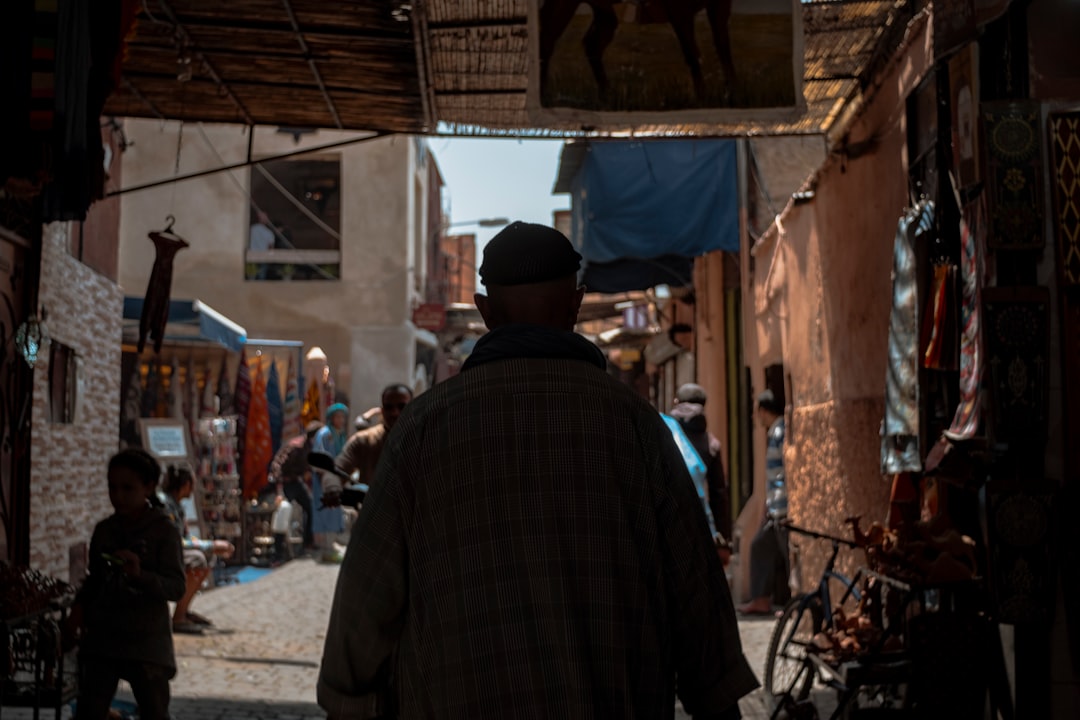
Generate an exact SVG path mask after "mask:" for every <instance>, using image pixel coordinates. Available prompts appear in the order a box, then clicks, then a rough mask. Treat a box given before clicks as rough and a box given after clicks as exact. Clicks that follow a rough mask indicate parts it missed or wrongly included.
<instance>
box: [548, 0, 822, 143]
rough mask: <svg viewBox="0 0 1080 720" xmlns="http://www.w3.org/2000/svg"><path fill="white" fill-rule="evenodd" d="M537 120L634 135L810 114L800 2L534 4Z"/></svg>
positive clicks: (559, 0)
mask: <svg viewBox="0 0 1080 720" xmlns="http://www.w3.org/2000/svg"><path fill="white" fill-rule="evenodd" d="M529 43H530V45H529V51H530V67H529V85H528V109H529V117H530V120H531V121H532V122H533V123H534V124H536V125H537V126H538V127H543V126H549V125H556V124H567V123H572V124H585V125H592V126H599V127H602V126H608V127H610V126H613V125H616V126H623V127H625V126H627V125H634V124H642V123H665V124H671V123H693V122H703V123H719V122H731V121H739V120H743V121H756V120H766V119H768V120H776V119H782V118H788V117H794V116H796V115H798V114H799V113H800V112H802V111H803V110H804V109H805V101H804V100H803V95H802V78H803V28H802V4H801V3H800V2H799V0H706V1H705V2H704V3H702V2H689V1H682V2H642V3H629V2H627V3H611V2H583V1H581V0H530V2H529Z"/></svg>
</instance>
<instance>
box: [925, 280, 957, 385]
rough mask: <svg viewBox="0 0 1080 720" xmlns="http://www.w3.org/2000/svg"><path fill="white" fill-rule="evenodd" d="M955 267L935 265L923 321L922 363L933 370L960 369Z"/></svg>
mask: <svg viewBox="0 0 1080 720" xmlns="http://www.w3.org/2000/svg"><path fill="white" fill-rule="evenodd" d="M955 285H956V269H955V268H954V267H952V266H951V265H945V264H940V265H935V266H934V280H933V283H932V285H931V288H930V297H929V298H928V299H927V302H926V312H925V313H924V314H923V323H922V328H921V330H922V342H921V344H920V347H922V353H921V356H922V366H923V367H924V368H928V369H931V370H956V369H957V362H958V360H957V347H956V344H957V339H958V336H959V330H958V329H957V324H956V292H955Z"/></svg>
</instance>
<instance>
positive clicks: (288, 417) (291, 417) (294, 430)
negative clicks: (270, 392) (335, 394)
mask: <svg viewBox="0 0 1080 720" xmlns="http://www.w3.org/2000/svg"><path fill="white" fill-rule="evenodd" d="M284 415H285V417H284V422H283V424H282V428H281V437H282V441H283V442H287V441H289V440H292V439H293V438H294V437H298V436H299V435H300V433H302V432H303V425H301V424H300V395H299V389H298V383H297V381H296V373H294V372H293V362H292V358H291V357H290V358H289V375H288V377H287V378H286V380H285V410H284Z"/></svg>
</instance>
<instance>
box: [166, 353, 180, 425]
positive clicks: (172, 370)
mask: <svg viewBox="0 0 1080 720" xmlns="http://www.w3.org/2000/svg"><path fill="white" fill-rule="evenodd" d="M165 407H166V410H165V411H166V412H167V413H168V417H171V418H183V417H184V391H183V387H182V386H181V384H180V359H179V358H178V357H176V356H175V355H173V357H172V362H170V363H169V389H168V390H167V391H166V394H165Z"/></svg>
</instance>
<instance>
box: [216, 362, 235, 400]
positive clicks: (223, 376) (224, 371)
mask: <svg viewBox="0 0 1080 720" xmlns="http://www.w3.org/2000/svg"><path fill="white" fill-rule="evenodd" d="M217 396H218V414H219V415H231V414H232V413H233V394H232V388H230V387H229V356H228V355H227V354H223V355H222V356H221V369H220V370H219V371H218V385H217Z"/></svg>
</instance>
